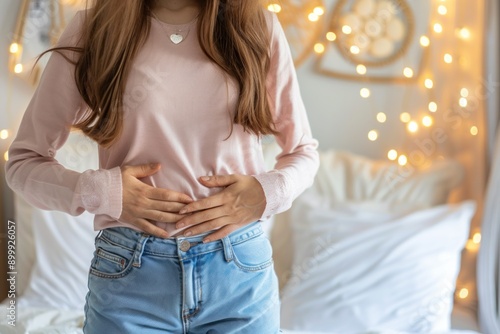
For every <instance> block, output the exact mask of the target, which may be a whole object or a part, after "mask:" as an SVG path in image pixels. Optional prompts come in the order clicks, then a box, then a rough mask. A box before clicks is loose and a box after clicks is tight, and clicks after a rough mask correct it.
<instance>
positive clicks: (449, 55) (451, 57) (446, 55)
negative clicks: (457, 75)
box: [444, 53, 453, 64]
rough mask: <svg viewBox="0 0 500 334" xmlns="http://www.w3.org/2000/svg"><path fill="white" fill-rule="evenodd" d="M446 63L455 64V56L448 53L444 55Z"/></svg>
mask: <svg viewBox="0 0 500 334" xmlns="http://www.w3.org/2000/svg"><path fill="white" fill-rule="evenodd" d="M444 62H445V63H446V64H451V63H452V62H453V56H452V55H451V54H449V53H446V54H445V55H444Z"/></svg>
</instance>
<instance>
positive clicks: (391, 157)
mask: <svg viewBox="0 0 500 334" xmlns="http://www.w3.org/2000/svg"><path fill="white" fill-rule="evenodd" d="M387 158H389V160H391V161H396V159H397V158H398V151H396V150H390V151H389V152H388V153H387Z"/></svg>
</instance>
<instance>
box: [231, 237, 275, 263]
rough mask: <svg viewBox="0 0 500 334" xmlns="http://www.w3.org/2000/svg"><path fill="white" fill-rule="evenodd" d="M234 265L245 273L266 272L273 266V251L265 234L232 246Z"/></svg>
mask: <svg viewBox="0 0 500 334" xmlns="http://www.w3.org/2000/svg"><path fill="white" fill-rule="evenodd" d="M231 246H232V249H233V255H234V263H235V264H236V265H237V266H238V267H239V268H240V269H241V270H243V271H248V272H255V271H260V270H264V269H266V268H267V267H269V266H271V265H272V264H273V249H272V247H271V243H270V242H269V239H268V238H266V236H265V235H264V234H260V235H258V236H256V237H253V238H250V239H246V240H244V241H243V242H240V243H235V244H232V245H231Z"/></svg>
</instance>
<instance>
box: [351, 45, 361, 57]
mask: <svg viewBox="0 0 500 334" xmlns="http://www.w3.org/2000/svg"><path fill="white" fill-rule="evenodd" d="M350 51H351V53H352V54H353V55H357V54H359V52H360V51H361V50H360V49H359V46H357V45H353V46H351V48H350Z"/></svg>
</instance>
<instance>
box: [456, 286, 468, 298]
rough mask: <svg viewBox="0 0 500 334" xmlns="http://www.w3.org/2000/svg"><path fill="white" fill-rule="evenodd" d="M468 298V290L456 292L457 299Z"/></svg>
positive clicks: (463, 289)
mask: <svg viewBox="0 0 500 334" xmlns="http://www.w3.org/2000/svg"><path fill="white" fill-rule="evenodd" d="M468 296H469V289H467V288H462V289H460V291H459V292H458V297H459V298H460V299H465V298H467V297H468Z"/></svg>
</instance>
